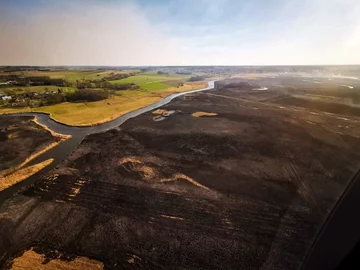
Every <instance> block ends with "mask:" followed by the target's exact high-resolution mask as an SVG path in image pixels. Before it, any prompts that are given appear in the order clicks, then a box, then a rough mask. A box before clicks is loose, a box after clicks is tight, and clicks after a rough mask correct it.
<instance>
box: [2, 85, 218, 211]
mask: <svg viewBox="0 0 360 270" xmlns="http://www.w3.org/2000/svg"><path fill="white" fill-rule="evenodd" d="M213 88H214V81H209V82H208V87H206V88H203V89H198V90H191V91H187V92H181V93H176V94H172V95H170V96H168V97H166V98H164V99H162V100H160V101H158V102H156V103H154V104H151V105H148V106H146V107H143V108H140V109H137V110H135V111H132V112H129V113H127V114H124V115H122V116H119V117H118V118H116V119H114V120H111V121H109V122H106V123H103V124H100V125H97V126H91V127H70V126H67V125H63V124H60V123H58V122H55V121H54V120H52V119H51V118H50V116H49V115H48V114H44V113H21V114H16V115H24V116H35V117H36V118H37V120H38V122H39V123H41V124H43V125H45V126H47V127H48V128H50V129H51V130H53V131H55V132H57V133H61V134H67V135H71V136H72V137H71V138H70V139H68V140H66V141H64V142H62V143H60V144H58V145H57V146H56V147H54V148H52V149H50V150H49V151H47V152H45V153H44V154H42V155H40V156H38V157H37V158H35V159H33V160H32V161H31V162H29V163H28V164H27V165H26V166H30V165H34V164H37V163H39V162H42V161H45V160H47V159H49V158H53V159H54V161H53V162H52V163H51V164H50V165H49V166H47V167H45V168H44V169H42V170H41V171H39V172H38V173H36V174H34V175H32V176H30V177H29V178H27V179H26V180H24V181H21V182H19V183H17V184H15V185H13V186H11V187H9V188H7V189H5V190H3V191H1V192H0V204H2V203H3V202H4V201H5V200H6V199H8V198H10V197H11V196H13V195H14V194H15V193H17V192H19V191H21V190H23V189H24V188H25V187H27V186H29V185H31V184H33V183H35V181H36V180H37V179H39V176H41V175H43V174H46V173H47V172H49V171H51V170H52V169H54V168H55V167H56V166H58V165H59V164H60V163H61V162H62V161H63V160H65V159H66V157H67V156H68V155H69V154H70V153H71V152H72V151H74V150H75V149H76V147H77V146H78V145H79V144H80V143H81V141H82V140H83V139H84V138H85V136H86V135H89V134H93V133H100V132H104V131H107V130H109V129H113V128H116V127H118V126H120V125H122V124H123V123H124V122H125V121H126V120H128V119H130V118H133V117H136V116H138V115H140V114H143V113H145V112H148V111H152V110H154V109H156V108H158V107H161V106H163V105H165V104H168V103H169V102H170V101H171V100H173V99H174V98H177V97H179V96H182V95H186V94H190V93H195V92H200V91H205V90H210V89H213ZM11 116H13V115H11V114H9V115H1V116H0V117H11Z"/></svg>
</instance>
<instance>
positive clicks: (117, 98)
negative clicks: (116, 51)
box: [0, 83, 207, 126]
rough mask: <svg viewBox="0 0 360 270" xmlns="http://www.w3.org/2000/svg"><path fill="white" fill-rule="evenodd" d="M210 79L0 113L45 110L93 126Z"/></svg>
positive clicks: (68, 121) (72, 122) (62, 119)
mask: <svg viewBox="0 0 360 270" xmlns="http://www.w3.org/2000/svg"><path fill="white" fill-rule="evenodd" d="M206 86H207V83H188V84H184V85H183V86H180V87H179V88H176V87H170V88H168V89H155V90H147V91H145V90H122V91H117V92H116V95H114V96H112V97H110V98H107V99H104V100H101V101H95V102H77V103H70V102H64V103H60V104H55V105H51V106H43V107H38V108H29V107H26V108H0V114H9V113H17V112H45V113H49V114H50V115H51V117H52V118H53V119H55V120H56V121H58V122H61V123H65V124H68V125H72V126H91V125H95V124H100V123H104V122H107V121H110V120H112V119H114V118H116V117H118V116H121V115H123V114H125V113H128V112H130V111H133V110H136V109H139V108H142V107H145V106H147V105H150V104H152V103H155V102H157V101H159V100H160V99H162V98H164V97H166V96H168V95H171V94H173V93H176V92H184V91H189V90H195V89H200V88H205V87H206Z"/></svg>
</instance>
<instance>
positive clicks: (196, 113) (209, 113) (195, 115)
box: [191, 112, 217, 117]
mask: <svg viewBox="0 0 360 270" xmlns="http://www.w3.org/2000/svg"><path fill="white" fill-rule="evenodd" d="M191 115H192V116H194V117H202V116H216V115H217V113H212V112H194V113H192V114H191Z"/></svg>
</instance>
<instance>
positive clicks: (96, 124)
mask: <svg viewBox="0 0 360 270" xmlns="http://www.w3.org/2000/svg"><path fill="white" fill-rule="evenodd" d="M201 86H202V87H203V88H196V87H195V88H194V89H191V90H184V91H179V92H176V91H175V92H168V93H167V94H166V95H164V96H159V97H156V100H154V102H152V103H149V104H146V105H144V106H141V107H138V108H135V109H132V110H127V111H123V112H121V113H119V114H116V115H114V116H110V117H107V118H104V119H102V120H100V121H97V122H94V123H91V124H74V125H73V124H69V123H66V122H62V121H60V120H58V119H56V118H54V116H53V114H52V113H50V112H38V111H33V110H31V108H29V107H27V108H26V109H29V110H28V111H22V112H4V113H2V112H0V116H2V115H21V114H27V113H31V114H38V113H39V114H45V115H48V116H49V118H50V119H51V120H52V121H54V122H56V123H58V124H60V125H64V126H67V127H74V128H76V127H79V128H85V127H96V126H99V125H102V124H105V123H108V122H111V121H112V120H115V119H116V118H119V117H121V116H123V115H125V114H127V113H130V112H132V111H135V110H139V109H142V108H145V107H147V106H150V105H152V104H154V103H156V102H159V101H161V100H162V99H165V98H167V97H169V96H171V95H174V94H179V93H184V92H188V91H194V90H200V89H204V88H207V87H208V86H209V82H208V81H207V82H206V84H202V85H201ZM60 104H61V103H60Z"/></svg>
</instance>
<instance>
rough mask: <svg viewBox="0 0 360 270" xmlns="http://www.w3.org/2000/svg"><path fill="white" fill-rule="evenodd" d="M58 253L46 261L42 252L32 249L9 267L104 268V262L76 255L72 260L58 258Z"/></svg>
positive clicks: (46, 269) (45, 269)
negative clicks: (55, 256)
mask: <svg viewBox="0 0 360 270" xmlns="http://www.w3.org/2000/svg"><path fill="white" fill-rule="evenodd" d="M60 255H61V254H60V253H59V255H58V257H57V258H55V259H53V260H51V261H49V262H48V263H45V262H46V257H45V256H44V255H42V254H38V253H36V252H35V251H33V250H32V249H30V250H28V251H25V252H24V253H23V254H22V255H21V256H20V257H17V258H15V259H14V260H13V264H12V267H11V269H13V270H18V269H19V270H20V269H34V270H35V269H36V270H75V269H86V270H98V269H104V264H103V263H101V262H99V261H96V260H91V259H89V258H86V257H77V258H76V259H75V260H73V261H66V260H61V259H60Z"/></svg>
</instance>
